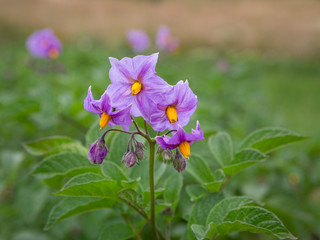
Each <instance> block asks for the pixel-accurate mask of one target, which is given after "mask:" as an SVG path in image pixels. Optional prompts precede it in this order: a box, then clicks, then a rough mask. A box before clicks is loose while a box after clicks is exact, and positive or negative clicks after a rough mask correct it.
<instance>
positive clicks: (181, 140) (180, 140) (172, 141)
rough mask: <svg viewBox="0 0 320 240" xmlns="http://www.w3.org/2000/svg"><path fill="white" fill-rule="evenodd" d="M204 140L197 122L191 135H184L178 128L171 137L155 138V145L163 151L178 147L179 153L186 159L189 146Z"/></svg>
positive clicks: (180, 128) (179, 127)
mask: <svg viewBox="0 0 320 240" xmlns="http://www.w3.org/2000/svg"><path fill="white" fill-rule="evenodd" d="M202 139H204V136H203V132H202V130H201V129H200V124H199V121H197V127H196V130H194V129H192V133H186V132H185V131H184V130H183V128H182V127H181V126H178V130H177V132H176V133H175V134H174V135H173V136H172V137H168V136H167V135H165V136H162V137H156V141H157V143H158V144H159V145H160V147H162V148H163V149H167V148H169V149H175V148H177V147H179V150H180V152H181V153H182V155H183V156H185V157H186V158H189V156H190V145H192V143H193V142H194V141H200V140H202Z"/></svg>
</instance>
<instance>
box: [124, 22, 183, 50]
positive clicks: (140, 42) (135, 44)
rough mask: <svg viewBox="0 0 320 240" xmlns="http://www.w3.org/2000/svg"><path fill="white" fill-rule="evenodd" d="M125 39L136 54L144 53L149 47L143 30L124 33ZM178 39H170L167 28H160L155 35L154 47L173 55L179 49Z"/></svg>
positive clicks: (148, 40) (169, 32)
mask: <svg viewBox="0 0 320 240" xmlns="http://www.w3.org/2000/svg"><path fill="white" fill-rule="evenodd" d="M126 38H127V41H128V44H129V46H130V47H131V49H132V50H133V51H134V52H136V53H138V52H144V51H145V50H147V49H148V48H149V47H150V39H149V37H148V35H147V33H146V32H144V31H143V30H140V29H139V30H138V29H132V30H130V31H128V32H127V33H126ZM179 45H180V42H179V40H178V38H176V37H172V35H171V31H170V29H169V28H168V27H167V26H161V27H160V28H159V29H158V32H157V35H156V46H157V48H158V49H159V50H160V51H166V52H169V53H174V52H176V51H177V49H178V48H179Z"/></svg>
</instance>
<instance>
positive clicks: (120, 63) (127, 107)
mask: <svg viewBox="0 0 320 240" xmlns="http://www.w3.org/2000/svg"><path fill="white" fill-rule="evenodd" d="M157 61H158V53H155V54H152V55H150V56H143V55H138V56H136V57H134V58H128V57H125V58H123V59H121V60H118V59H115V58H110V63H111V69H110V71H109V78H110V81H111V84H110V85H109V86H108V87H107V90H106V91H105V92H104V93H103V95H102V96H101V98H100V99H99V100H95V99H94V98H93V96H92V93H91V86H90V87H89V89H88V95H87V97H86V98H85V100H84V108H85V109H86V110H87V111H90V112H92V113H96V114H98V115H99V117H100V124H99V125H100V129H103V128H105V127H106V125H108V124H109V125H110V126H114V125H121V126H122V128H123V129H124V131H123V132H126V133H129V134H131V138H130V140H129V144H128V149H127V152H126V153H125V155H124V157H123V160H122V162H124V163H125V165H126V166H128V167H132V166H133V165H134V164H135V163H136V162H137V161H138V162H139V161H141V160H142V159H143V157H144V154H143V150H144V146H143V144H141V143H139V142H137V141H136V140H135V138H134V134H140V133H141V132H140V131H138V132H128V131H129V126H130V124H131V123H132V121H134V118H133V117H143V119H144V120H145V121H146V122H147V123H148V124H150V126H151V127H152V128H153V129H154V130H155V131H158V136H156V137H155V139H154V140H153V141H156V142H157V143H158V144H159V146H160V149H159V152H160V153H162V154H163V159H164V162H166V163H171V162H172V163H173V166H174V167H175V168H176V169H177V170H178V171H179V172H180V171H182V170H184V168H185V166H186V162H185V158H189V156H190V145H192V143H193V142H194V141H199V140H202V139H203V138H204V136H203V132H202V131H201V129H200V124H199V122H197V126H196V129H195V130H192V133H186V132H185V131H184V130H183V128H182V127H183V126H185V125H187V124H188V122H189V120H190V117H191V116H192V114H193V113H194V111H195V110H196V107H197V102H198V101H197V96H196V95H195V94H194V93H193V91H192V90H191V89H190V87H189V83H188V81H185V82H183V81H179V82H178V83H177V84H176V85H174V86H171V85H169V84H168V83H167V82H166V81H164V80H163V79H162V78H161V77H159V76H158V75H157V73H156V71H155V67H156V64H157ZM134 123H135V122H134ZM136 127H137V126H136ZM111 130H112V129H111ZM137 130H138V129H137ZM165 130H169V131H168V132H167V133H165V134H163V135H162V136H161V135H160V132H163V131H165ZM107 131H110V129H109V130H107ZM105 134H106V132H105V133H104V134H103V136H102V137H101V138H103V137H104V135H105ZM146 134H147V131H146V133H145V134H144V133H141V135H142V136H144V137H145V136H146ZM169 134H172V137H169V136H168V135H169ZM150 139H151V138H149V140H150ZM151 140H152V139H151ZM151 140H150V141H151ZM100 142H101V141H100ZM95 144H96V145H97V143H95ZM91 148H93V147H91ZM99 149H101V151H103V154H101V155H105V154H104V153H106V152H107V151H106V150H105V149H103V148H97V147H96V148H94V150H92V152H94V155H95V156H96V155H97V156H99V157H100V156H101V155H99V153H96V151H99ZM173 149H176V150H175V151H176V154H175V157H173V153H172V150H173ZM90 151H91V150H90ZM180 153H181V154H182V155H181V154H180ZM91 155H92V154H91ZM89 159H90V153H89ZM90 160H91V159H90ZM91 161H92V160H91ZM92 162H93V163H99V164H100V163H101V162H102V161H100V159H98V160H96V161H92Z"/></svg>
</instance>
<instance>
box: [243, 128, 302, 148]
mask: <svg viewBox="0 0 320 240" xmlns="http://www.w3.org/2000/svg"><path fill="white" fill-rule="evenodd" d="M304 139H306V137H303V136H301V135H298V134H296V133H293V132H290V131H289V130H286V129H281V128H263V129H259V130H257V131H255V132H253V133H251V134H250V135H249V136H247V137H246V138H245V140H244V141H243V142H242V143H241V144H240V147H239V150H243V149H244V148H254V149H258V150H259V151H261V152H263V153H267V152H271V151H273V150H275V149H277V148H279V147H282V146H284V145H287V144H289V143H293V142H297V141H302V140H304Z"/></svg>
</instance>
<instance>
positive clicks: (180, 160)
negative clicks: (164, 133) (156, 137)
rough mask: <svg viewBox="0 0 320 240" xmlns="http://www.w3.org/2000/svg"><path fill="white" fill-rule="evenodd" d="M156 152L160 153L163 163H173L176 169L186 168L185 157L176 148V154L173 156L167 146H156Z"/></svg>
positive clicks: (179, 170) (180, 170)
mask: <svg viewBox="0 0 320 240" xmlns="http://www.w3.org/2000/svg"><path fill="white" fill-rule="evenodd" d="M157 154H158V155H161V154H162V159H163V162H164V163H165V164H171V163H172V164H173V167H174V168H175V169H176V170H177V171H178V172H182V171H183V170H184V169H185V168H186V159H185V157H184V156H182V154H181V153H180V152H179V150H178V149H176V154H175V156H174V157H173V151H172V150H171V149H169V148H167V149H163V148H161V147H159V148H158V150H157Z"/></svg>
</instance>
